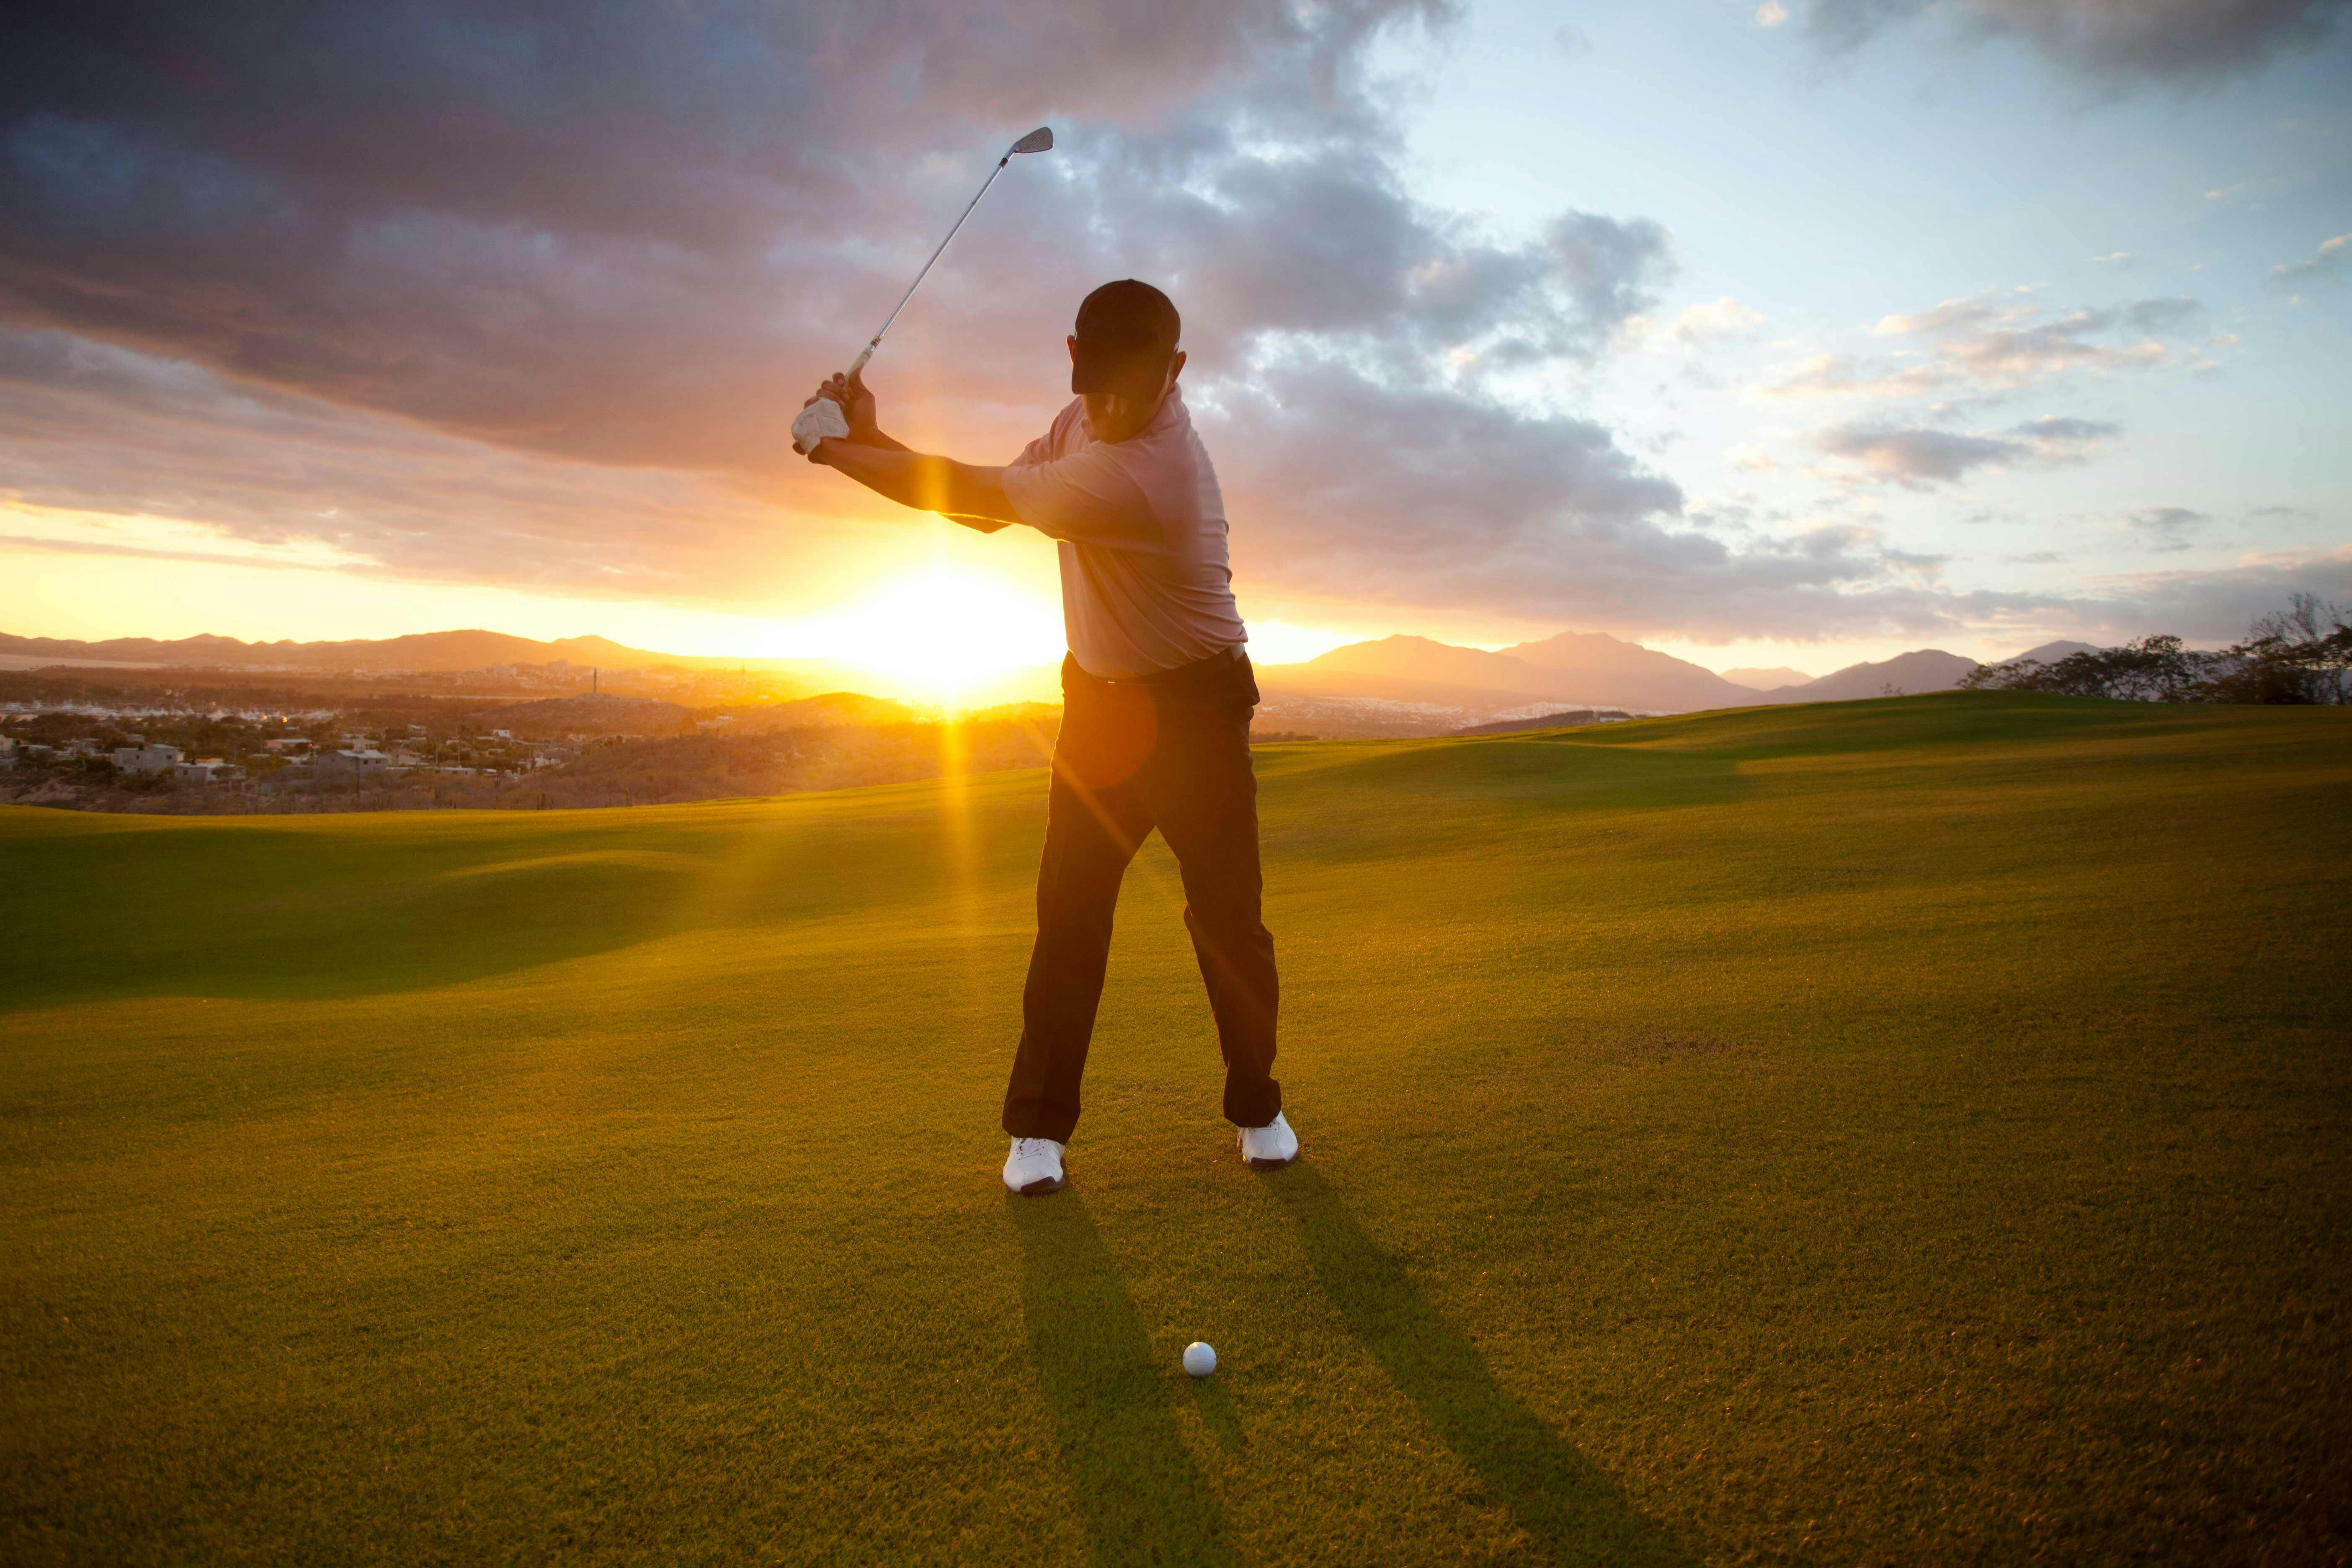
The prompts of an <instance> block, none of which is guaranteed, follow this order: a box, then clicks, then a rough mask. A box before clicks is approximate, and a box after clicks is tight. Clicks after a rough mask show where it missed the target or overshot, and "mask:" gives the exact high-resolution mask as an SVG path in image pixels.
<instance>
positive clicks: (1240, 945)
mask: <svg viewBox="0 0 2352 1568" xmlns="http://www.w3.org/2000/svg"><path fill="white" fill-rule="evenodd" d="M1180 327H1181V321H1180V320H1179V318H1178V316H1177V314H1176V307H1175V306H1174V305H1173V304H1171V303H1170V302H1169V299H1168V296H1166V295H1165V294H1162V293H1161V292H1160V290H1159V289H1154V288H1153V287H1151V285H1150V284H1149V283H1139V282H1137V281H1136V280H1135V279H1131V278H1130V279H1121V280H1120V281H1118V282H1116V283H1106V284H1104V285H1103V286H1102V287H1101V288H1099V289H1096V290H1095V291H1094V292H1093V293H1091V294H1089V295H1087V298H1086V300H1085V302H1084V303H1082V304H1081V305H1079V307H1078V320H1077V330H1076V332H1074V333H1073V334H1071V336H1070V338H1069V340H1068V342H1069V349H1070V390H1071V391H1072V392H1074V393H1076V395H1077V396H1076V399H1075V400H1074V401H1073V402H1072V403H1071V404H1070V405H1068V406H1067V407H1066V408H1064V409H1063V410H1062V411H1061V413H1060V414H1058V415H1056V416H1055V419H1054V423H1053V425H1052V426H1051V427H1050V428H1049V429H1047V430H1046V432H1045V435H1044V436H1042V437H1039V438H1038V439H1036V440H1034V441H1032V442H1030V443H1029V445H1028V447H1026V448H1025V449H1024V451H1023V452H1022V454H1021V456H1020V457H1018V458H1014V459H1013V462H1012V463H1011V464H1009V465H1008V466H1006V467H1004V468H982V467H978V466H975V465H973V464H970V463H959V462H956V461H954V460H952V459H950V458H935V457H931V456H929V455H927V454H925V453H921V452H915V451H910V450H908V448H907V447H904V446H902V445H901V444H899V443H898V442H897V441H894V440H892V439H891V438H890V437H887V436H886V435H884V434H883V433H882V431H881V428H880V426H878V425H877V423H876V419H875V405H874V395H873V394H872V393H871V392H869V391H867V390H866V386H865V384H864V383H863V382H862V381H860V380H859V379H858V378H857V377H856V376H851V377H847V378H844V377H842V376H838V375H836V376H835V377H834V378H833V379H832V380H831V381H829V382H827V383H825V384H824V386H822V387H820V388H818V390H817V396H821V397H826V398H830V399H831V400H833V401H834V402H835V403H837V404H839V405H841V408H842V411H843V413H844V415H845V416H846V419H847V422H848V426H849V434H848V435H847V437H828V438H826V439H824V440H819V441H817V442H815V443H814V447H813V449H812V450H811V451H810V453H809V458H810V460H811V461H813V462H818V463H824V464H826V465H828V466H830V467H832V468H838V469H840V470H841V471H842V472H843V473H845V474H846V475H848V476H849V477H850V478H851V479H856V481H857V482H858V483H859V484H862V485H864V486H866V488H867V489H871V490H874V491H877V493H879V494H882V495H886V496H887V497H889V498H890V499H891V500H895V501H898V502H900V503H901V504H903V505H906V506H910V507H917V508H920V509H922V510H928V511H936V512H940V513H943V514H945V515H946V516H947V517H949V518H950V519H952V520H953V521H957V522H960V523H962V524H963V525H964V526H966V527H967V528H975V529H978V530H979V531H982V532H983V533H993V532H995V531H997V530H998V529H1001V528H1003V527H1004V526H1005V525H1006V524H1008V523H1014V522H1023V523H1027V524H1028V525H1029V526H1030V527H1032V528H1034V529H1035V530H1036V531H1038V532H1040V533H1042V534H1044V535H1045V536H1046V537H1047V538H1048V539H1051V540H1054V541H1055V542H1056V543H1057V544H1058V545H1059V547H1060V552H1061V559H1062V619H1063V623H1064V626H1066V630H1067V633H1068V637H1069V644H1070V654H1069V657H1068V658H1066V659H1065V660H1063V662H1062V733H1061V739H1060V740H1059V741H1058V742H1055V747H1054V774H1053V784H1052V787H1051V790H1050V793H1049V794H1048V795H1047V797H1046V807H1045V859H1044V862H1043V863H1042V864H1041V865H1040V866H1039V867H1038V868H1037V943H1036V946H1035V947H1034V949H1032V950H1031V952H1030V955H1029V979H1028V984H1026V986H1025V987H1024V989H1023V992H1022V996H1021V1047H1020V1049H1019V1051H1018V1052H1017V1053H1015V1055H1014V1057H1013V1081H1012V1082H1011V1084H1010V1085H1008V1086H1007V1087H1006V1089H1005V1091H1004V1131H1007V1132H1009V1133H1011V1134H1012V1136H1013V1147H1012V1151H1011V1152H1010V1153H1009V1154H1007V1156H1006V1157H1005V1161H1004V1184H1005V1185H1006V1186H1008V1187H1010V1188H1012V1189H1013V1191H1014V1192H1016V1193H1028V1194H1038V1193H1051V1192H1055V1191H1058V1190H1059V1189H1060V1188H1061V1187H1062V1185H1063V1184H1064V1181H1065V1176H1064V1169H1063V1152H1064V1148H1065V1146H1066V1145H1067V1144H1068V1142H1069V1141H1070V1133H1071V1131H1073V1130H1074V1129H1075V1128H1076V1126H1077V1121H1078V1081H1079V1079H1081V1078H1082V1077H1083V1076H1084V1075H1085V1072H1086V1067H1087V1043H1088V1041H1089V1039H1090V1038H1091V1037H1092V1036H1093V1034H1094V1026H1095V1009H1096V1007H1097V1005H1099V1004H1100V1002H1101V1000H1102V985H1103V967H1104V964H1105V963H1106V962H1107V961H1108V958H1109V955H1110V930H1111V911H1112V910H1113V909H1114V908H1115V907H1116V906H1117V904H1118V885H1119V880H1120V879H1121V878H1122V877H1124V876H1125V875H1126V872H1127V865H1128V862H1129V860H1131V859H1133V858H1135V852H1136V850H1137V849H1138V848H1139V847H1141V845H1142V843H1143V840H1144V838H1145V837H1147V836H1149V835H1150V832H1151V830H1152V829H1153V828H1155V827H1156V828H1158V829H1159V830H1160V837H1162V838H1164V839H1166V840H1167V842H1168V847H1169V848H1171V849H1172V850H1174V851H1175V853H1176V863H1177V865H1178V866H1179V867H1181V868H1182V871H1183V878H1184V900H1185V908H1184V925H1185V929H1187V930H1188V931H1191V932H1192V951H1193V953H1194V954H1195V956H1197V957H1198V959H1199V960H1200V964H1201V978H1202V980H1203V981H1204V982H1206V983H1207V985H1208V989H1209V1006H1210V1008H1211V1010H1212V1011H1213V1013H1214V1014H1215V1015H1216V1020H1217V1043H1218V1046H1219V1047H1220V1048H1221V1049H1222V1050H1223V1053H1224V1058H1225V1098H1224V1112H1225V1116H1226V1119H1227V1120H1229V1121H1232V1122H1233V1123H1234V1126H1235V1127H1237V1128H1238V1129H1240V1134H1239V1142H1240V1145H1241V1152H1242V1157H1243V1158H1244V1160H1246V1161H1248V1162H1249V1163H1250V1164H1252V1165H1254V1166H1259V1167H1265V1166H1270V1165H1281V1164H1286V1163H1289V1162H1290V1161H1292V1160H1295V1159H1297V1157H1298V1138H1297V1134H1295V1133H1294V1132H1292V1131H1291V1130H1290V1124H1289V1123H1288V1122H1286V1121H1284V1120H1283V1116H1282V1086H1281V1085H1280V1084H1278V1083H1276V1081H1275V1080H1274V1077H1273V1068H1274V1025H1275V1002H1276V980H1275V969H1274V938H1273V937H1272V936H1270V935H1268V934H1267V932H1266V929H1265V925H1264V923H1263V922H1262V921H1260V919H1259V911H1258V899H1259V889H1260V881H1259V875H1258V852H1257V780H1256V778H1255V776H1254V775H1253V774H1252V773H1251V772H1250V753H1249V727H1250V714H1251V712H1252V710H1255V708H1256V706H1257V700H1258V697H1257V682H1256V680H1255V678H1254V676H1253V675H1252V672H1251V669H1250V661H1249V656H1248V655H1247V654H1246V653H1244V651H1243V645H1244V644H1245V643H1246V642H1247V641H1248V640H1249V634H1248V633H1247V632H1246V631H1245V630H1244V628H1243V626H1242V618H1241V613H1240V611H1239V610H1237V609H1236V608H1235V607H1234V589H1233V571H1232V568H1231V567H1230V565H1228V563H1227V561H1226V554H1225V505H1224V498H1223V496H1222V495H1221V494H1220V493H1219V492H1218V489H1217V475H1216V470H1215V469H1213V468H1211V467H1210V465H1209V454H1208V452H1207V450H1206V449H1205V448H1203V447H1202V445H1201V438H1200V437H1198V436H1196V435H1195V434H1193V431H1192V416H1190V415H1189V414H1188V413H1187V412H1186V411H1185V408H1184V395H1183V394H1182V393H1181V391H1179V390H1178V388H1177V384H1176V380H1177V377H1178V376H1180V375H1181V374H1183V371H1184V353H1183V350H1182V349H1181V348H1180V347H1178V342H1179V331H1180ZM815 400H816V399H815V397H812V398H811V399H810V400H809V401H810V402H812V403H814V401H815Z"/></svg>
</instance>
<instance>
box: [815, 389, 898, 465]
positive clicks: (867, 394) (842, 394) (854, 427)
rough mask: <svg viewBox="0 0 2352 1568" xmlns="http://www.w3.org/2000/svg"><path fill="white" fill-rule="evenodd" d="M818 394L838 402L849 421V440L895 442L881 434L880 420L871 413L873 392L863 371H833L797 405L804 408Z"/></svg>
mask: <svg viewBox="0 0 2352 1568" xmlns="http://www.w3.org/2000/svg"><path fill="white" fill-rule="evenodd" d="M820 397H822V398H826V399H828V400H830V401H831V402H834V403H836V404H839V405H841V413H842V416H843V417H844V418H845V419H847V420H848V421H849V437H848V438H849V439H850V440H852V441H855V442H856V443H857V444H858V445H859V446H861V447H887V446H892V445H895V443H893V442H892V441H891V440H890V439H889V437H887V436H884V435H883V434H882V426H881V424H880V423H879V422H878V421H877V418H876V417H875V405H874V394H873V393H872V392H871V391H869V390H868V389H867V387H866V376H865V373H864V372H863V371H860V372H858V373H856V374H852V375H843V374H840V373H839V372H835V374H833V375H831V376H829V377H827V378H826V379H825V381H824V384H822V385H820V386H819V387H818V388H817V389H816V391H815V392H814V393H813V394H812V395H810V397H809V399H808V403H803V404H802V405H801V406H802V407H803V408H805V407H807V406H808V404H809V403H814V402H815V401H816V400H817V399H818V398H820Z"/></svg>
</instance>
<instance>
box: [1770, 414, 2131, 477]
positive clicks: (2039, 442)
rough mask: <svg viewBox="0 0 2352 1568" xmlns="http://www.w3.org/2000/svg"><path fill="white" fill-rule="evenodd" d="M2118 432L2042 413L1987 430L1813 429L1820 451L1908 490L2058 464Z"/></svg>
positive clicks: (2077, 458) (2088, 452)
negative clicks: (1976, 473) (1982, 473)
mask: <svg viewBox="0 0 2352 1568" xmlns="http://www.w3.org/2000/svg"><path fill="white" fill-rule="evenodd" d="M2121 433H2122V431H2121V428H2120V427H2119V426H2114V425H2108V424H2104V423H2102V422H2099V421H2096V420H2091V419H2074V418H2065V417H2059V416H2047V417H2043V418H2041V419H2035V420H2032V421H2029V422H2028V423H2026V424H2023V425H2019V426H2013V427H2011V428H2010V429H2008V430H2004V431H2001V432H1999V433H1997V434H1993V435H1981V436H1971V435H1965V434H1962V433H1960V432H1958V431H1953V430H1936V429H1926V428H1917V427H1911V428H1905V427H1900V426H1884V425H1871V424H1853V425H1840V426H1833V427H1832V428H1830V429H1827V430H1822V431H1818V432H1816V433H1815V434H1814V435H1813V436H1812V437H1811V442H1812V445H1813V447H1815V449H1816V450H1818V451H1820V452H1822V454H1823V455H1824V456H1827V457H1830V458H1837V459H1839V460H1841V461H1843V462H1844V463H1847V464H1850V465H1853V468H1855V469H1858V470H1859V474H1858V475H1857V476H1856V477H1860V478H1864V479H1882V480H1892V481H1894V482H1895V483H1898V484H1902V485H1906V486H1909V487H1911V488H1914V489H1919V488H1924V487H1927V486H1929V485H1937V484H1947V485H1948V484H1957V483H1958V482H1959V480H1960V479H1963V478H1964V477H1966V476H1967V475H1968V474H1969V472H1970V471H1971V470H1973V469H1976V468H2017V467H2021V466H2036V467H2044V468H2051V467H2060V466H2065V465H2071V464H2075V463H2081V462H2085V461H2087V460H2089V458H2090V457H2091V456H2092V455H2093V454H2094V453H2095V451H2096V450H2097V447H2098V443H2100V442H2101V441H2103V440H2106V439H2108V438H2110V437H2115V436H2117V435H2120V434H2121Z"/></svg>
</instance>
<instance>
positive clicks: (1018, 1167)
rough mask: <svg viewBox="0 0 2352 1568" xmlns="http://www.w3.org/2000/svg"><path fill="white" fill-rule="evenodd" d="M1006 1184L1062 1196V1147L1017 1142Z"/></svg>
mask: <svg viewBox="0 0 2352 1568" xmlns="http://www.w3.org/2000/svg"><path fill="white" fill-rule="evenodd" d="M1292 1143H1293V1144H1294V1145H1296V1143H1297V1140H1296V1139H1293V1140H1292ZM1004 1184H1005V1185H1006V1186H1008V1187H1010V1188H1012V1189H1013V1191H1014V1192H1016V1193H1019V1194H1021V1195H1022V1196H1024V1197H1033V1198H1034V1197H1042V1196H1044V1195H1045V1194H1047V1193H1058V1192H1060V1191H1061V1190H1062V1187H1063V1184H1064V1177H1063V1175H1062V1146H1061V1145H1060V1144H1059V1143H1056V1142H1054V1141H1053V1140H1052V1139H1051V1138H1015V1139H1014V1140H1013V1152H1011V1153H1009V1154H1007V1155H1005V1156H1004Z"/></svg>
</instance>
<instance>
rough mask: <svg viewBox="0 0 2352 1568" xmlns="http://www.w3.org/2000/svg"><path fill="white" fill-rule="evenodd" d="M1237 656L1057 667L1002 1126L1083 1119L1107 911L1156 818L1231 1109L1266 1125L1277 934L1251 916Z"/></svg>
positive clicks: (1053, 1132)
mask: <svg viewBox="0 0 2352 1568" xmlns="http://www.w3.org/2000/svg"><path fill="white" fill-rule="evenodd" d="M1256 706H1257V681H1256V679H1255V677H1254V676H1253V675H1252V673H1251V670H1250V664H1249V660H1248V659H1247V658H1234V657H1231V656H1229V655H1223V654H1221V655H1218V656H1216V657H1214V658H1207V659H1203V660H1202V661H1201V662H1200V663H1198V664H1191V665H1186V666H1184V667H1183V668H1180V669H1174V670H1170V671H1167V672H1165V673H1164V674H1160V675H1154V676H1149V677H1146V678H1145V679H1140V680H1118V681H1112V680H1099V679H1096V678H1095V677H1093V676H1091V675H1088V674H1087V672H1086V671H1085V670H1083V669H1080V668H1078V665H1077V661H1076V660H1075V659H1071V660H1067V661H1066V662H1065V663H1064V664H1063V666H1062V735H1061V739H1060V741H1059V742H1056V743H1055V747H1054V782H1053V788H1052V793H1051V795H1049V796H1048V799H1047V804H1046V808H1045V860H1044V862H1043V863H1042V864H1041V865H1040V866H1039V867H1038V868H1037V945H1036V946H1035V947H1034V949H1033V950H1032V951H1031V952H1030V954H1029V982H1028V984H1027V985H1026V986H1025V987H1024V990H1023V992H1022V994H1021V1049H1020V1051H1019V1053H1018V1054H1017V1055H1016V1056H1015V1057H1014V1058H1013V1081H1012V1082H1011V1083H1010V1084H1009V1085H1008V1086H1006V1089H1005V1090H1004V1130H1005V1131H1007V1132H1010V1133H1011V1134H1013V1136H1014V1137H1015V1138H1051V1139H1053V1140H1054V1141H1055V1142H1063V1143H1066V1142H1069V1138H1070V1132H1071V1130H1072V1129H1073V1128H1075V1127H1076V1125H1077V1121H1078V1080H1079V1079H1081V1078H1082V1077H1083V1076H1084V1075H1085V1073H1086V1070H1087V1042H1088V1041H1089V1040H1090V1039H1091V1038H1092V1037H1093V1035H1094V1028H1095V1009H1096V1007H1097V1005H1098V1004H1099V1003H1100V1002H1101V1000H1102V987H1103V966H1104V964H1105V963H1107V962H1108V959H1109V956H1110V928H1111V911H1112V910H1113V909H1114V908H1115V907H1116V906H1117V905H1118V885H1119V882H1120V880H1121V879H1123V878H1124V877H1125V876H1126V874H1127V864H1128V862H1129V860H1132V859H1133V858H1135V852H1136V850H1137V849H1138V848H1139V847H1141V846H1142V844H1143V841H1144V839H1145V838H1146V837H1149V836H1150V833H1151V830H1152V829H1153V828H1155V827H1157V828H1158V829H1159V830H1160V837H1162V838H1164V839H1166V840H1167V842H1168V847H1169V848H1170V849H1171V850H1173V851H1174V852H1175V855H1176V864H1177V866H1178V867H1179V868H1181V870H1182V872H1183V878H1184V926H1185V929H1186V930H1187V931H1191V932H1192V952H1193V954H1194V956H1195V957H1197V958H1198V959H1199V960H1200V963H1201V978H1202V980H1203V981H1204V982H1206V983H1207V984H1208V988H1209V1007H1210V1010H1211V1011H1212V1012H1213V1013H1214V1014H1215V1016H1216V1020H1217V1044H1218V1046H1219V1047H1220V1048H1221V1049H1222V1050H1223V1053H1224V1058H1225V1096H1224V1111H1225V1116H1226V1119H1227V1120H1228V1121H1232V1122H1233V1123H1234V1125H1235V1126H1238V1127H1263V1126H1265V1124H1266V1123H1267V1122H1269V1121H1273V1120H1274V1116H1275V1112H1276V1111H1278V1110H1281V1109H1282V1086H1281V1085H1280V1084H1278V1083H1276V1082H1275V1080H1274V1079H1273V1078H1272V1076H1271V1072H1272V1068H1273V1067H1274V1019H1275V1006H1276V981H1275V972H1274V938H1273V937H1272V936H1271V935H1269V934H1267V931H1266V929H1265V925H1264V923H1263V922H1262V921H1260V919H1259V914H1258V899H1259V892H1260V887H1261V883H1260V879H1259V874H1258V859H1257V779H1256V777H1255V774H1253V773H1251V772H1250V752H1249V725H1250V713H1251V711H1252V710H1254V709H1255V707H1256Z"/></svg>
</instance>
